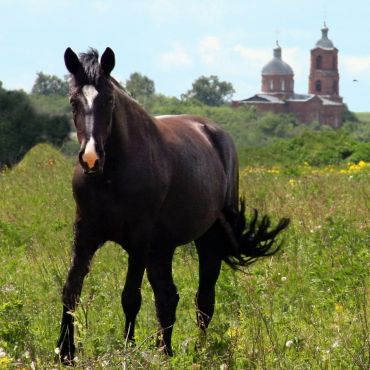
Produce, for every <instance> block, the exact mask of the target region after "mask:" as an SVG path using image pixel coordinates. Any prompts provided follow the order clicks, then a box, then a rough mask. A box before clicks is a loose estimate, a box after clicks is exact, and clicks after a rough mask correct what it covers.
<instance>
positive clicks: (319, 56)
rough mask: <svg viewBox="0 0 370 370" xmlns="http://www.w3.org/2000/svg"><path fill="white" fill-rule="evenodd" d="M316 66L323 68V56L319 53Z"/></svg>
mask: <svg viewBox="0 0 370 370" xmlns="http://www.w3.org/2000/svg"><path fill="white" fill-rule="evenodd" d="M316 68H317V69H321V68H322V56H321V55H318V56H317V57H316Z"/></svg>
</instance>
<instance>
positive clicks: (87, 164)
mask: <svg viewBox="0 0 370 370" xmlns="http://www.w3.org/2000/svg"><path fill="white" fill-rule="evenodd" d="M78 160H79V162H80V165H81V167H82V169H83V170H84V173H85V174H86V175H98V174H100V173H102V172H103V166H104V152H100V153H99V155H96V156H91V155H88V154H86V153H85V151H84V150H83V149H82V150H81V151H80V153H79V155H78Z"/></svg>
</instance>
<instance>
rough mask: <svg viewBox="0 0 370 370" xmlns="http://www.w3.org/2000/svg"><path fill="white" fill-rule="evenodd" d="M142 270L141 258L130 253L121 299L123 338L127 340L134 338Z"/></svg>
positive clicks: (143, 267)
mask: <svg viewBox="0 0 370 370" xmlns="http://www.w3.org/2000/svg"><path fill="white" fill-rule="evenodd" d="M144 270H145V265H144V262H143V260H142V258H141V257H140V256H136V255H135V254H134V253H131V254H130V256H129V259H128V269H127V275H126V282H125V287H124V289H123V291H122V299H121V303H122V308H123V312H124V313H125V316H126V324H125V339H127V340H129V341H133V340H134V335H135V320H136V316H137V314H138V312H139V310H140V306H141V283H142V280H143V275H144Z"/></svg>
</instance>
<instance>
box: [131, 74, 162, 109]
mask: <svg viewBox="0 0 370 370" xmlns="http://www.w3.org/2000/svg"><path fill="white" fill-rule="evenodd" d="M125 85H126V89H127V90H128V92H129V93H130V94H131V96H132V97H133V98H134V99H136V100H139V101H140V102H143V101H145V100H146V99H147V98H150V97H152V96H153V95H154V93H155V84H154V81H153V80H151V79H150V78H148V77H147V76H145V75H142V74H141V73H138V72H134V73H131V75H130V77H129V79H128V80H127V81H126V84H125Z"/></svg>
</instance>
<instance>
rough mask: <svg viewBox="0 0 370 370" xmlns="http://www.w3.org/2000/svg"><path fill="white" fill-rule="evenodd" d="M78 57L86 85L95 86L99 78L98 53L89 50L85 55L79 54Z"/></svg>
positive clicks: (94, 50) (91, 49)
mask: <svg viewBox="0 0 370 370" xmlns="http://www.w3.org/2000/svg"><path fill="white" fill-rule="evenodd" d="M79 57H80V61H81V64H82V67H83V69H84V72H85V76H86V78H87V81H88V83H89V84H96V82H97V81H98V78H99V77H100V76H101V68H100V64H99V52H98V51H97V50H96V49H93V48H89V49H88V51H87V52H86V53H80V54H79Z"/></svg>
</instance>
